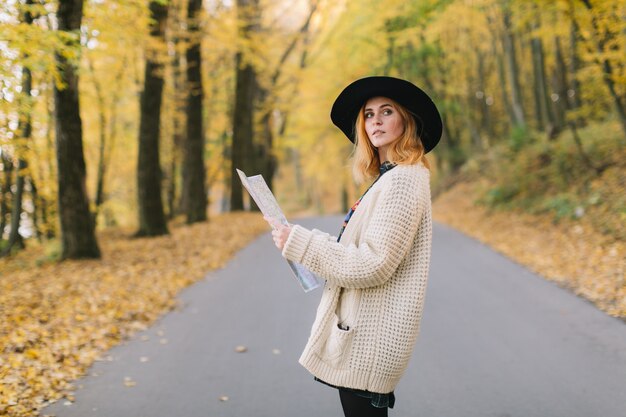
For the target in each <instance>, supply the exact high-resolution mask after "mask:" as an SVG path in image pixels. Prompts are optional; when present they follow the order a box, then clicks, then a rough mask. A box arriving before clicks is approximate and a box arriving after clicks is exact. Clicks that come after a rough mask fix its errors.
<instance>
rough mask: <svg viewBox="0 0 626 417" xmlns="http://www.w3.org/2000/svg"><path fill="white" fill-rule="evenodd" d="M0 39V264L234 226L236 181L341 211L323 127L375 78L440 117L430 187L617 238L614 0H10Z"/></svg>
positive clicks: (623, 97)
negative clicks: (395, 83)
mask: <svg viewBox="0 0 626 417" xmlns="http://www.w3.org/2000/svg"><path fill="white" fill-rule="evenodd" d="M70 5H71V7H73V8H75V9H73V10H78V8H81V10H82V13H81V18H80V19H78V18H77V17H76V16H74V17H71V18H68V17H67V16H66V12H65V10H66V7H70ZM76 13H78V12H77V11H76ZM68 19H69V20H68ZM77 19H78V20H77ZM0 25H1V26H0V56H1V61H0V62H1V65H0V237H1V240H0V242H1V243H0V251H3V252H4V253H5V254H6V253H9V251H10V250H11V248H13V250H17V248H19V247H20V245H21V244H23V242H24V241H25V240H26V241H28V240H29V239H38V240H48V239H59V241H60V242H62V257H69V258H72V257H83V256H98V250H97V242H96V240H95V239H96V238H95V234H94V232H93V229H94V227H98V228H104V227H111V226H124V227H130V228H134V230H135V231H136V233H137V234H138V235H158V234H162V233H167V224H166V221H167V219H172V218H174V217H177V216H183V217H184V218H185V221H186V222H188V223H193V222H197V221H204V220H205V219H206V218H207V216H208V215H209V214H210V213H219V212H223V211H229V210H241V209H248V208H250V203H249V201H248V199H247V197H246V196H245V193H242V190H241V187H240V184H239V181H238V179H237V178H235V177H233V172H234V168H235V167H237V168H240V169H242V170H244V171H245V172H246V173H247V174H248V175H252V174H257V173H262V174H263V175H264V177H265V178H266V180H267V181H268V183H269V184H270V185H271V186H272V187H273V188H274V189H275V190H276V191H277V195H278V196H279V197H280V198H281V200H282V201H281V202H282V203H283V204H284V205H285V208H286V209H288V210H289V211H292V212H322V213H323V212H338V211H342V210H345V209H346V208H347V206H349V205H350V204H351V202H352V201H353V200H354V199H356V198H357V197H358V194H359V192H360V191H361V189H360V188H359V186H357V185H356V184H354V183H353V182H352V180H351V175H350V168H349V163H348V159H349V156H350V152H351V146H350V143H349V142H348V141H347V140H345V138H342V135H341V132H340V131H339V130H338V129H336V128H334V126H333V125H332V124H331V122H330V119H329V116H328V114H329V111H330V107H331V104H332V102H333V100H334V98H335V97H336V95H337V94H338V93H339V91H340V90H341V89H342V88H343V87H344V86H345V85H347V84H348V83H349V82H351V81H352V80H354V79H356V78H360V77H363V76H367V75H374V74H388V75H392V76H399V77H403V78H407V79H409V80H411V81H413V82H415V83H416V84H417V85H420V86H422V87H423V88H424V89H425V90H426V91H427V92H429V93H430V94H431V95H432V97H433V98H434V100H435V102H436V103H437V104H438V106H439V108H440V110H441V111H442V115H443V120H444V138H443V141H442V143H441V145H440V146H439V147H438V148H437V149H436V150H435V151H434V152H433V154H432V155H430V154H429V156H430V157H431V159H433V160H434V162H435V163H434V166H435V169H434V173H433V178H434V183H435V186H436V188H437V187H446V186H449V185H450V184H451V183H452V182H454V181H458V179H459V178H460V177H475V178H480V179H481V180H488V183H486V185H485V190H484V193H483V194H482V195H481V196H480V197H481V198H480V199H481V201H482V202H483V203H485V204H491V205H500V206H511V205H512V206H518V207H522V208H524V209H526V210H529V211H531V212H532V211H551V212H553V213H555V215H556V216H561V215H562V216H578V215H579V214H580V210H581V209H582V210H583V212H587V213H594V211H596V212H597V216H596V217H594V218H597V221H596V223H595V224H596V226H597V227H598V228H599V229H600V230H602V231H604V232H606V233H613V234H614V235H615V236H616V237H618V238H623V237H624V236H623V233H624V232H623V231H621V232H620V230H619V229H620V227H619V224H620V222H621V221H623V216H624V207H625V205H626V203H625V202H624V197H623V190H624V187H625V186H626V179H625V178H624V176H625V174H624V165H623V162H622V160H623V155H624V153H623V149H624V145H625V144H626V0H616V1H603V0H555V1H551V2H544V1H539V0H524V1H521V0H412V1H400V0H390V1H387V2H383V3H381V2H376V1H372V0H362V1H358V2H357V1H348V0H341V1H330V0H294V1H283V0H237V1H220V0H171V1H166V0H154V1H151V2H148V1H142V0H116V1H113V0H71V1H69V0H59V1H51V0H8V1H4V2H2V4H1V5H0ZM55 155H56V157H55ZM83 158H84V161H83ZM620 188H621V194H622V196H621V197H620V196H616V195H615V194H616V190H620ZM620 219H622V220H620Z"/></svg>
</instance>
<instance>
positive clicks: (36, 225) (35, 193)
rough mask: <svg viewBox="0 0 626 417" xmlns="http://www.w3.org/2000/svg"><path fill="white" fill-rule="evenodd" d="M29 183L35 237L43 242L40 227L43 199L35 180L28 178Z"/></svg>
mask: <svg viewBox="0 0 626 417" xmlns="http://www.w3.org/2000/svg"><path fill="white" fill-rule="evenodd" d="M28 182H29V183H30V196H31V200H32V202H33V229H34V231H35V236H36V237H37V240H38V241H39V242H41V240H42V239H41V238H42V233H41V228H40V226H39V214H38V211H39V205H40V201H41V197H40V196H39V193H38V191H37V184H35V180H33V177H32V176H29V177H28Z"/></svg>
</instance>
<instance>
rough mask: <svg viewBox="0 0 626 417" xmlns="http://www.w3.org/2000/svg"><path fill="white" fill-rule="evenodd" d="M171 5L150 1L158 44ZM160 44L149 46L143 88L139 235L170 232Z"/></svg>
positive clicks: (152, 34)
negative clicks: (162, 151) (164, 192)
mask: <svg viewBox="0 0 626 417" xmlns="http://www.w3.org/2000/svg"><path fill="white" fill-rule="evenodd" d="M167 13H168V6H167V5H166V4H164V3H163V2H161V1H157V0H154V1H151V2H150V15H151V17H152V22H151V24H150V36H151V38H152V40H154V41H155V43H156V44H159V43H162V42H163V41H164V39H165V25H166V21H167ZM159 55H160V49H159V48H158V47H152V46H150V47H148V48H147V49H146V64H145V71H144V88H143V92H142V93H141V104H140V109H141V110H140V111H141V116H140V121H139V159H138V163H137V194H138V198H139V230H138V231H137V233H136V235H137V236H158V235H163V234H167V233H168V230H167V224H166V221H165V213H164V211H163V200H162V198H161V164H160V161H159V134H160V124H161V101H162V98H163V64H162V62H161V61H162V58H161V57H160V56H159Z"/></svg>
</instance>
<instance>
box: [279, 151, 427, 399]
mask: <svg viewBox="0 0 626 417" xmlns="http://www.w3.org/2000/svg"><path fill="white" fill-rule="evenodd" d="M429 181H430V173H429V171H428V169H427V168H425V167H424V166H423V165H422V164H421V163H418V164H415V165H398V166H397V167H395V168H394V169H392V170H390V171H388V172H387V173H385V174H384V175H383V176H382V177H381V178H380V179H379V180H378V182H376V184H374V186H373V187H372V188H371V189H370V190H369V191H368V192H367V193H366V194H365V196H364V197H363V199H362V200H361V202H360V204H359V206H358V207H357V209H356V211H355V212H354V213H353V215H352V217H351V219H350V221H349V222H348V225H347V227H346V229H345V230H344V232H343V235H342V237H341V242H339V243H337V242H336V241H335V240H336V238H334V237H332V236H330V235H328V234H326V233H322V232H320V231H319V230H307V229H305V228H304V227H302V226H299V225H294V226H293V227H292V230H291V233H290V235H289V238H288V239H287V242H286V244H285V247H284V248H283V256H284V257H285V258H287V259H289V260H292V261H294V262H298V263H301V264H302V265H304V266H306V267H307V268H309V269H310V270H311V271H313V272H315V273H316V274H318V275H319V276H321V277H323V278H325V279H326V280H327V281H326V285H325V287H324V292H323V295H322V299H321V301H320V304H319V307H318V309H317V316H316V318H315V322H314V323H313V327H312V329H311V335H310V337H309V341H308V343H307V345H306V347H305V349H304V352H303V353H302V356H301V357H300V363H301V364H302V366H304V367H305V368H306V369H307V370H309V372H311V373H312V374H313V375H314V376H316V377H317V378H319V379H321V380H323V381H325V382H327V383H329V384H332V385H335V386H342V387H347V388H354V389H361V390H367V391H371V392H376V393H383V394H384V393H388V392H391V391H393V390H394V389H395V386H396V384H397V383H398V381H399V380H400V377H401V376H402V374H403V373H404V371H405V370H406V367H407V365H408V362H409V359H410V357H411V353H412V351H413V346H414V345H415V340H416V339H417V336H418V333H419V324H420V319H421V315H422V309H423V305H424V295H425V291H426V281H427V278H428V268H429V265H430V251H431V238H432V220H431V202H430V184H429ZM346 294H350V296H349V297H348V298H345V297H346ZM342 298H343V299H342ZM339 306H341V310H342V319H343V317H348V318H349V319H348V322H343V323H341V324H342V326H341V327H339V324H340V323H339V318H338V316H337V312H338V311H337V310H338V308H339ZM344 310H347V313H346V314H343V313H345V312H346V311H344ZM346 327H349V328H348V330H344V329H345V328H346Z"/></svg>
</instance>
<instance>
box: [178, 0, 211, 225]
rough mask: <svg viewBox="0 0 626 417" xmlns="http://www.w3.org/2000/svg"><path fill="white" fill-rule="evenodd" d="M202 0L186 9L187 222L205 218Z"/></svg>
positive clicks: (185, 161)
mask: <svg viewBox="0 0 626 417" xmlns="http://www.w3.org/2000/svg"><path fill="white" fill-rule="evenodd" d="M201 11H202V0H189V3H188V9H187V22H188V23H187V28H188V32H189V43H188V45H187V112H186V113H187V137H186V140H185V154H184V155H185V159H184V162H183V194H184V197H183V200H184V201H185V215H186V217H187V223H188V224H191V223H195V222H201V221H205V220H206V219H207V193H206V186H205V183H206V172H205V169H204V128H203V123H202V100H203V97H204V91H203V86H202V56H201V52H200V43H201V42H200V41H201V38H200V37H201V32H200V17H201Z"/></svg>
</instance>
